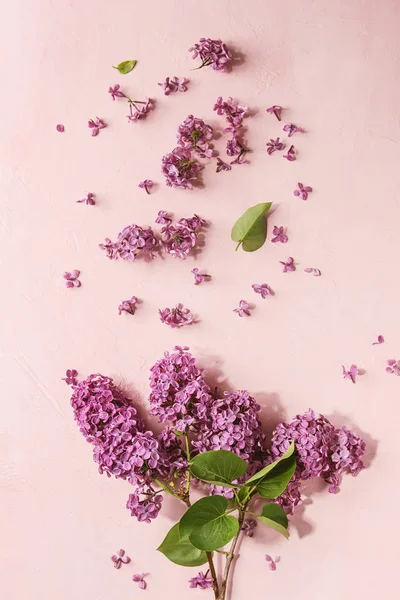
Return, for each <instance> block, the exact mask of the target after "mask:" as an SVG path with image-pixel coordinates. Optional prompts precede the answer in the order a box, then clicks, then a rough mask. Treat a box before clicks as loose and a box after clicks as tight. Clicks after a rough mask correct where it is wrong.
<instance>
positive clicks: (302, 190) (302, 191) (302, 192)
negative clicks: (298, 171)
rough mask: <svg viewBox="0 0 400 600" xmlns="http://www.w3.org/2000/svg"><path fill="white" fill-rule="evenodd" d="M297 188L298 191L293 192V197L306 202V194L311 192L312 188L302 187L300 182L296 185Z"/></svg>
mask: <svg viewBox="0 0 400 600" xmlns="http://www.w3.org/2000/svg"><path fill="white" fill-rule="evenodd" d="M297 186H298V188H299V189H298V190H294V192H293V194H294V196H300V198H301V199H302V200H307V198H308V194H309V193H310V192H312V187H310V186H309V185H303V184H302V183H300V182H299V183H298V184H297Z"/></svg>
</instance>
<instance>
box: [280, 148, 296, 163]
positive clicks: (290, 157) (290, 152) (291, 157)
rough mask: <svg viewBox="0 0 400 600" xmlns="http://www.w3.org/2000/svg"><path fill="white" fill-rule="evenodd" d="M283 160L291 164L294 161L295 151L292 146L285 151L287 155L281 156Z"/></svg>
mask: <svg viewBox="0 0 400 600" xmlns="http://www.w3.org/2000/svg"><path fill="white" fill-rule="evenodd" d="M283 158H286V160H288V161H289V162H293V161H294V160H296V149H295V147H294V146H290V148H289V150H288V151H287V154H284V155H283Z"/></svg>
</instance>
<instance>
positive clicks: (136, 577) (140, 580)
mask: <svg viewBox="0 0 400 600" xmlns="http://www.w3.org/2000/svg"><path fill="white" fill-rule="evenodd" d="M148 575H149V573H141V574H140V573H135V574H134V575H132V581H134V582H135V583H138V584H139V588H140V589H141V590H145V589H146V588H147V582H146V581H145V580H144V578H145V577H147V576H148Z"/></svg>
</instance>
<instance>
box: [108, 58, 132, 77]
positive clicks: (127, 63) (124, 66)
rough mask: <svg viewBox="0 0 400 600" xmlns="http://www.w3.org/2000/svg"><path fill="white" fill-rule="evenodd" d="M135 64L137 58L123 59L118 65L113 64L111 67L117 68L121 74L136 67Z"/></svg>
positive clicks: (125, 73)
mask: <svg viewBox="0 0 400 600" xmlns="http://www.w3.org/2000/svg"><path fill="white" fill-rule="evenodd" d="M136 65H137V60H124V61H123V62H120V63H119V65H117V66H116V67H114V65H113V69H117V71H119V72H120V73H121V75H127V74H128V73H130V72H131V71H132V70H133V69H134V68H135V67H136Z"/></svg>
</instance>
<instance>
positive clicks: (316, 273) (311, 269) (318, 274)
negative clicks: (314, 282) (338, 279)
mask: <svg viewBox="0 0 400 600" xmlns="http://www.w3.org/2000/svg"><path fill="white" fill-rule="evenodd" d="M304 273H312V274H313V275H314V277H321V275H322V273H321V270H320V269H315V268H314V267H307V268H306V269H304Z"/></svg>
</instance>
